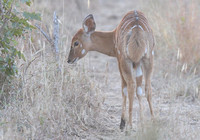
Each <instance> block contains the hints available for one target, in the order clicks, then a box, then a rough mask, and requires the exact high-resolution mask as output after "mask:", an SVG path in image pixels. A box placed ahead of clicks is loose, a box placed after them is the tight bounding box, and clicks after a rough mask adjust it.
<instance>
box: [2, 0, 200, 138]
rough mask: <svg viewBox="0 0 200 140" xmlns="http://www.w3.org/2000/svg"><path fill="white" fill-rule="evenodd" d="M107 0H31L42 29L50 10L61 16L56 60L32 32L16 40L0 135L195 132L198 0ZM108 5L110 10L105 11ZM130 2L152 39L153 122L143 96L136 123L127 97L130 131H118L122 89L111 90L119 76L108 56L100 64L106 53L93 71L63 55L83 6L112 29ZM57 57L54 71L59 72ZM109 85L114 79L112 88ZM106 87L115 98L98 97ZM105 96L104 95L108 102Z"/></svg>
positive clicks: (199, 81) (199, 82)
mask: <svg viewBox="0 0 200 140" xmlns="http://www.w3.org/2000/svg"><path fill="white" fill-rule="evenodd" d="M113 1H115V0H113ZM113 1H112V0H111V1H105V0H95V1H91V7H90V9H87V1H82V0H76V1H73V0H68V1H65V0H60V1H59V2H57V1H54V0H49V1H39V0H38V1H35V4H34V7H35V8H34V9H33V10H36V11H40V12H41V13H42V19H43V21H42V24H40V25H41V26H42V27H43V28H45V24H48V25H49V29H50V34H52V33H51V32H52V25H51V21H52V15H53V11H54V10H56V11H57V12H58V15H59V19H60V21H61V24H60V28H61V30H60V46H59V49H60V60H59V62H56V61H55V55H54V53H53V52H52V48H51V47H50V45H49V44H48V43H47V42H46V40H45V38H44V37H43V36H42V35H41V33H40V32H39V31H35V32H33V33H31V34H30V35H29V36H28V37H27V39H26V40H20V42H21V43H20V46H19V49H21V50H22V51H23V52H24V54H25V56H26V59H27V60H26V62H24V61H22V60H19V61H18V62H17V64H18V67H19V76H17V77H16V78H15V79H13V81H12V83H10V84H8V83H6V82H5V81H4V82H3V84H2V85H5V86H4V88H2V89H1V93H4V94H1V97H3V96H4V95H9V98H8V100H6V101H5V100H3V98H2V99H1V101H4V102H2V103H3V104H1V110H0V139H5V140H6V139H20V140H21V139H130V138H133V139H139V140H140V139H186V138H188V139H198V138H200V135H199V134H198V132H199V131H200V127H199V126H200V119H199V116H200V113H199V110H200V107H199V105H200V91H199V89H200V77H199V74H200V68H199V67H200V66H199V64H200V60H199V59H200V55H199V51H200V46H199V44H200V38H199V37H200V32H199V26H198V25H199V22H200V20H199V19H200V18H199V17H198V15H200V11H199V2H198V1H197V0H196V1H195V0H194V1H189V0H183V1H181V0H177V1H172V0H171V1H168V0H164V1H163V0H150V1H148V2H147V1H144V0H141V1H140V2H136V1H133V2H132V1H129V0H126V1H125V2H121V1H115V2H116V3H113ZM126 3H127V4H126ZM135 5H139V6H135ZM166 5H167V6H166ZM111 6H113V9H112V10H113V11H114V12H112V11H111V10H110V7H111ZM120 7H121V8H120ZM134 8H137V9H140V10H141V11H144V13H145V15H147V18H148V19H149V20H150V23H151V25H152V27H153V31H154V34H155V38H156V49H155V65H154V67H155V69H154V76H153V78H152V86H153V106H154V108H155V112H156V121H155V122H151V121H149V118H148V117H149V116H150V115H149V114H148V113H147V112H149V110H148V106H147V103H146V102H145V101H144V104H145V108H146V110H145V114H146V118H145V119H146V120H145V122H144V127H143V128H141V127H140V126H139V121H138V117H137V116H136V115H135V114H137V110H138V106H137V105H135V104H134V106H136V107H137V110H136V109H135V110H136V113H134V115H135V116H134V117H135V119H133V120H134V123H135V125H136V126H137V127H136V132H134V131H133V132H132V133H131V135H130V136H125V134H124V133H119V128H118V126H119V120H120V113H121V106H120V107H118V106H117V105H116V103H119V102H120V103H121V96H120V91H117V90H115V89H114V88H116V87H117V88H118V89H119V87H120V85H119V84H118V83H119V82H120V79H119V75H114V74H115V72H116V73H117V74H118V71H117V70H116V69H115V65H117V64H113V62H115V61H112V60H111V61H109V62H107V63H105V65H102V64H101V63H103V62H106V61H107V59H106V58H105V57H104V56H103V57H100V58H101V59H100V58H99V59H98V61H97V62H98V64H97V63H95V67H96V69H94V70H93V67H92V66H91V65H90V64H88V63H87V61H83V60H81V62H80V63H79V64H78V65H76V66H75V65H74V66H71V65H68V64H67V63H66V59H67V56H68V51H69V47H68V46H70V40H71V37H72V35H73V34H74V33H75V31H76V30H77V29H78V28H80V26H81V24H80V23H81V21H82V19H83V18H84V16H85V15H86V13H90V12H91V13H94V15H96V16H95V17H96V20H97V22H98V24H97V28H103V29H104V27H105V28H106V29H109V30H111V29H113V28H114V27H115V25H117V23H118V22H119V21H120V20H121V18H122V17H121V16H122V15H124V14H125V12H127V11H129V10H133V9H134ZM102 9H103V10H105V11H106V13H105V11H103V10H102ZM119 15H120V16H119ZM109 21H110V22H109ZM105 24H108V26H106V25H105ZM110 24H111V25H112V26H109V25H110ZM87 58H88V57H87ZM87 58H86V59H87ZM96 59H97V58H96V57H94V56H90V57H89V63H90V61H92V62H93V61H94V62H96ZM58 64H59V65H60V67H61V71H58ZM110 65H111V66H110ZM102 66H105V67H106V68H105V67H103V68H102ZM116 67H117V66H116ZM104 69H106V70H105V71H106V74H104ZM109 69H110V70H109ZM95 71H97V72H96V73H95ZM102 71H103V72H102ZM93 77H98V78H99V79H100V80H98V79H97V78H96V79H97V80H95V78H93ZM116 77H117V78H116ZM112 78H115V79H114V80H113V79H112ZM117 80H118V81H117ZM102 81H106V84H104V83H102ZM108 85H116V86H115V87H113V89H112V90H111V88H110V86H108ZM102 87H103V88H102ZM109 90H111V91H113V92H117V93H116V94H113V95H114V96H116V98H113V97H112V98H106V99H105V97H106V96H108V93H109ZM108 97H109V96H108ZM105 100H107V101H108V100H110V102H109V103H110V104H107V103H105V102H106V101H105ZM112 100H113V101H112ZM116 106H117V107H116ZM142 129H143V131H142Z"/></svg>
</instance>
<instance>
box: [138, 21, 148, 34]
mask: <svg viewBox="0 0 200 140" xmlns="http://www.w3.org/2000/svg"><path fill="white" fill-rule="evenodd" d="M140 22H142V24H143V25H144V26H145V28H146V29H147V32H149V28H148V27H147V25H146V24H145V23H144V21H143V20H140Z"/></svg>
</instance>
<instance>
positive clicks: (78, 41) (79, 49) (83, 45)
mask: <svg viewBox="0 0 200 140" xmlns="http://www.w3.org/2000/svg"><path fill="white" fill-rule="evenodd" d="M95 28H96V24H95V21H94V18H93V15H92V14H90V15H88V16H87V17H86V18H85V19H84V20H83V23H82V29H79V30H78V32H77V33H76V34H75V35H74V37H73V38H72V42H71V49H70V53H69V57H68V61H67V62H68V63H70V64H73V63H75V62H77V61H78V60H79V59H81V58H83V57H84V56H85V55H86V54H87V52H88V51H89V49H90V47H91V46H92V43H91V40H90V35H91V33H93V32H94V31H95Z"/></svg>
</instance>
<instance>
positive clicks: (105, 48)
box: [68, 11, 154, 130]
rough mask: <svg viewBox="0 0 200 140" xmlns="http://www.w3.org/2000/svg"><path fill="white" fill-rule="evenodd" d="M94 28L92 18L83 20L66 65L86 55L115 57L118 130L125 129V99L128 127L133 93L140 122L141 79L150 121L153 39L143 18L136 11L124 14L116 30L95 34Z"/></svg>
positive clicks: (130, 118)
mask: <svg viewBox="0 0 200 140" xmlns="http://www.w3.org/2000/svg"><path fill="white" fill-rule="evenodd" d="M95 28H96V24H95V21H94V18H93V15H91V14H90V15H88V16H87V17H86V18H85V19H84V21H83V23H82V29H80V30H78V32H77V33H76V34H75V36H74V37H73V39H72V42H71V50H70V53H69V57H68V63H74V62H76V61H78V60H79V59H81V58H82V57H84V56H85V55H86V54H87V53H88V52H89V51H97V52H100V53H103V54H106V55H108V56H113V57H116V58H117V60H118V66H119V71H120V75H121V81H122V97H123V103H122V115H121V123H120V129H121V130H123V129H124V127H125V113H126V98H127V97H128V100H129V120H128V124H129V125H130V127H132V110H133V99H134V96H135V94H134V93H135V90H136V92H137V98H138V100H139V106H140V118H141V120H142V116H143V115H142V114H143V113H142V109H143V106H142V103H141V98H142V88H141V85H142V77H143V75H144V79H145V94H146V97H147V101H148V104H149V108H150V112H151V116H152V117H153V109H152V102H151V98H152V91H151V74H152V69H153V57H154V36H153V32H152V30H151V28H150V26H149V24H148V21H147V19H146V18H145V17H144V14H143V13H142V12H139V11H130V12H128V13H127V14H126V15H125V16H124V18H123V19H122V20H121V22H120V24H119V25H118V26H117V28H116V29H115V30H113V31H110V32H101V31H95ZM134 70H135V71H134ZM143 73H144V74H143ZM135 81H136V82H135Z"/></svg>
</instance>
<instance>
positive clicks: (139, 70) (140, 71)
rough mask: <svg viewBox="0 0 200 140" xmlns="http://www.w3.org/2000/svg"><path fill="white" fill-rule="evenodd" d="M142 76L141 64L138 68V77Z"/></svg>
mask: <svg viewBox="0 0 200 140" xmlns="http://www.w3.org/2000/svg"><path fill="white" fill-rule="evenodd" d="M140 76H142V69H141V66H140V65H139V66H138V67H137V69H136V77H140Z"/></svg>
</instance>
